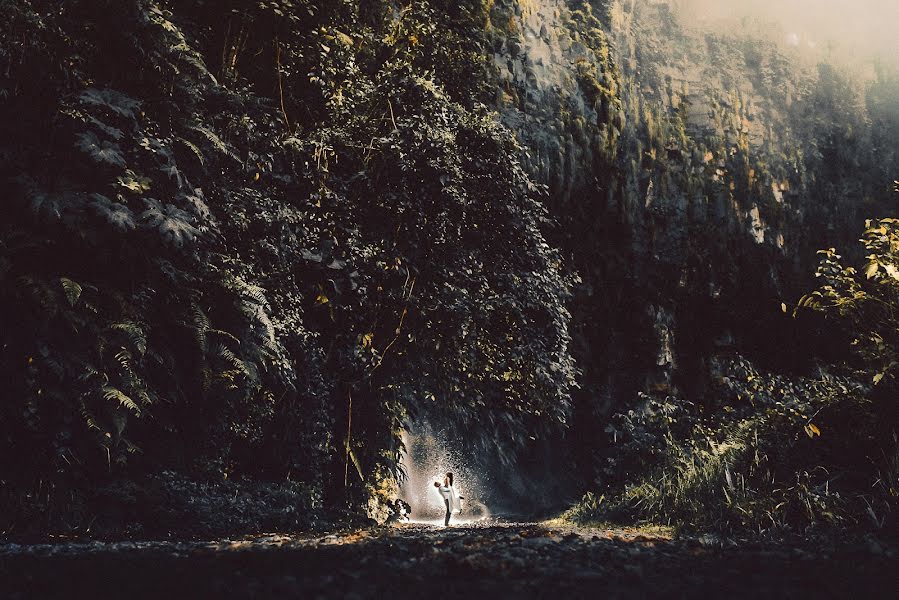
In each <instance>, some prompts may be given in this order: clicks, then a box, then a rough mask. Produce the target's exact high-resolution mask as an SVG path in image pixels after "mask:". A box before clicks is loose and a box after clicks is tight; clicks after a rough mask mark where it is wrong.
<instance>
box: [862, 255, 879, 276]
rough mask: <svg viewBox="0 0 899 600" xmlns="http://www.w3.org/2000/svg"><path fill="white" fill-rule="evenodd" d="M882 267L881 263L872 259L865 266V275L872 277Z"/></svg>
mask: <svg viewBox="0 0 899 600" xmlns="http://www.w3.org/2000/svg"><path fill="white" fill-rule="evenodd" d="M879 268H880V264H879V263H878V262H877V261H874V260H872V261H871V262H869V263H868V266H867V267H865V277H867V278H868V279H871V278H872V277H874V275H876V274H877V270H878V269H879Z"/></svg>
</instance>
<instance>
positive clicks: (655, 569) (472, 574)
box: [0, 522, 899, 600]
mask: <svg viewBox="0 0 899 600" xmlns="http://www.w3.org/2000/svg"><path fill="white" fill-rule="evenodd" d="M897 567H899V556H897V554H896V552H895V550H894V549H891V548H889V547H884V546H882V545H880V544H878V543H877V542H873V541H869V542H866V543H855V544H847V545H844V546H843V547H840V546H839V545H836V546H832V547H827V545H823V546H822V545H820V544H819V545H810V546H804V545H803V544H794V545H791V546H790V547H785V546H783V545H776V544H769V543H765V544H763V543H747V542H742V543H738V544H736V545H735V544H733V543H732V542H728V541H727V540H723V541H722V540H718V539H712V538H702V537H700V538H692V539H678V540H672V539H669V538H668V537H666V536H664V535H661V534H660V535H645V534H641V533H639V532H637V531H636V530H633V531H629V530H620V529H615V530H610V529H589V528H573V527H565V526H559V527H551V526H548V525H546V524H534V523H496V522H494V523H481V524H471V525H460V526H457V527H451V528H448V529H444V528H442V527H436V526H432V525H414V524H413V525H410V524H407V525H401V526H397V527H383V528H375V529H371V530H364V531H356V532H344V533H339V534H332V535H321V534H319V535H315V536H313V535H298V536H285V535H267V536H257V537H252V538H246V539H241V540H236V541H229V540H224V541H217V542H182V543H176V542H155V543H152V542H144V543H138V542H121V543H99V542H90V543H83V544H72V543H69V544H62V545H38V546H17V545H13V544H4V545H0V596H3V597H11V598H52V597H66V598H81V597H88V594H90V595H92V596H94V597H96V596H100V597H107V596H116V597H118V598H124V599H128V600H130V599H131V598H147V597H153V598H181V597H190V598H212V597H215V598H218V597H231V598H235V597H236V598H252V597H276V598H285V597H297V598H310V599H311V598H428V597H429V596H431V597H436V596H437V595H443V594H446V593H452V594H465V595H466V597H467V598H481V597H489V598H513V597H514V598H529V597H536V598H552V599H553V600H562V599H564V598H644V597H690V598H695V597H706V598H734V597H737V598H750V597H751V598H770V597H784V598H822V597H824V598H848V597H857V598H862V597H889V598H896V597H899V569H897ZM458 598H461V597H458Z"/></svg>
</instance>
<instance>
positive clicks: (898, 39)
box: [675, 0, 899, 64]
mask: <svg viewBox="0 0 899 600" xmlns="http://www.w3.org/2000/svg"><path fill="white" fill-rule="evenodd" d="M675 3H676V4H678V5H680V6H681V7H682V8H684V9H687V11H688V12H689V13H691V14H692V15H693V18H697V17H698V18H705V19H711V20H717V19H722V18H738V19H739V18H742V17H747V16H752V17H762V19H763V20H765V21H772V22H776V23H778V24H779V25H780V26H781V27H782V28H783V30H784V42H786V43H788V44H791V45H799V46H806V47H808V46H813V47H817V48H820V49H826V48H827V47H828V44H833V43H835V44H836V49H837V50H838V51H839V52H840V53H841V54H846V53H851V54H852V55H853V56H854V57H856V58H869V57H872V56H873V55H875V54H877V55H880V57H881V58H883V59H884V60H885V61H886V62H891V63H894V64H899V0H676V2H675Z"/></svg>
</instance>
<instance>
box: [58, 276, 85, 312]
mask: <svg viewBox="0 0 899 600" xmlns="http://www.w3.org/2000/svg"><path fill="white" fill-rule="evenodd" d="M59 282H60V283H61V284H62V289H63V291H64V292H65V294H66V299H67V300H68V301H69V304H70V305H71V306H75V304H77V303H78V299H79V298H81V291H82V290H81V286H80V285H79V284H78V283H76V282H74V281H72V280H71V279H69V278H67V277H60V278H59Z"/></svg>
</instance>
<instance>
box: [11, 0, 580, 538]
mask: <svg viewBox="0 0 899 600" xmlns="http://www.w3.org/2000/svg"><path fill="white" fill-rule="evenodd" d="M453 4H454V5H455V3H453ZM2 12H3V14H4V15H9V18H8V19H5V20H4V23H3V25H2V28H3V31H2V32H0V33H2V36H0V37H2V39H3V40H4V41H3V47H2V50H0V60H2V63H3V68H2V70H3V73H4V78H3V80H2V91H3V94H2V111H0V112H2V114H3V115H4V117H3V120H2V123H0V131H2V136H0V137H2V139H3V148H2V153H3V167H2V169H3V174H4V177H5V178H7V180H8V181H9V184H10V185H14V188H13V189H14V190H15V191H14V193H13V194H12V196H11V197H9V198H8V199H7V201H6V208H5V209H4V211H5V215H6V216H5V218H4V221H3V224H2V227H3V230H2V238H0V239H2V255H0V278H2V298H0V305H2V308H0V310H2V313H3V318H4V327H3V328H2V344H0V347H2V353H3V356H2V365H3V367H2V368H3V380H4V383H5V385H4V390H3V396H4V402H3V405H2V411H3V412H2V422H3V428H4V437H3V438H2V444H3V456H4V458H3V474H2V479H3V481H4V498H3V500H4V506H5V507H6V508H7V509H11V510H5V511H4V514H5V515H7V518H9V517H13V518H15V517H16V514H17V512H18V511H20V510H21V508H20V507H26V506H27V507H29V508H35V509H37V510H46V509H50V510H51V511H52V510H56V511H59V512H57V514H61V515H62V517H64V518H67V517H68V516H69V515H71V513H72V511H71V510H68V512H67V508H68V509H71V507H72V506H73V505H74V504H78V503H80V502H83V501H84V500H83V498H82V495H83V494H88V500H87V502H88V503H91V502H99V500H97V499H96V497H95V496H90V494H94V492H93V491H92V490H95V489H96V487H97V486H100V487H103V486H105V487H107V488H108V487H109V486H110V485H112V486H113V487H115V482H116V481H122V480H128V479H129V478H135V477H137V478H141V480H142V481H144V482H145V485H147V486H150V484H149V483H146V482H147V481H149V480H147V479H146V478H147V477H153V476H154V475H153V474H154V473H157V472H158V471H159V469H173V470H174V471H176V472H178V473H180V474H181V475H180V476H184V477H188V478H193V479H197V478H199V479H200V480H201V481H207V482H209V483H210V484H216V482H220V481H222V480H223V478H229V479H242V478H247V477H252V478H254V479H257V480H258V479H266V480H271V481H273V482H278V481H281V482H287V483H289V484H290V485H291V486H293V487H291V488H290V490H292V492H293V493H295V494H296V496H295V497H294V499H293V500H292V502H293V503H294V504H298V505H299V507H298V508H299V510H300V511H301V513H302V514H301V515H300V517H301V518H307V517H308V514H307V513H305V512H304V511H306V510H308V509H310V508H315V507H318V506H321V503H322V502H323V498H324V501H327V502H328V504H329V505H330V506H333V507H340V506H344V504H343V502H344V501H345V500H349V501H351V502H352V503H356V502H364V501H365V500H366V499H367V498H368V496H369V493H370V492H371V491H372V490H374V489H376V488H379V487H380V486H382V485H383V482H384V481H385V480H387V479H389V478H390V477H392V476H393V475H394V474H396V471H397V468H398V463H397V461H398V453H399V451H400V442H399V437H398V436H399V433H400V431H401V429H402V427H403V425H404V424H405V423H406V422H407V420H408V419H409V418H410V417H414V416H416V415H421V414H427V415H428V416H429V417H430V418H431V419H433V420H437V421H440V420H442V421H444V422H448V423H455V424H458V425H469V424H472V423H478V425H479V428H480V429H479V431H480V439H482V440H485V441H490V440H500V441H498V442H496V443H495V444H493V443H492V442H491V443H492V445H493V446H494V447H496V446H498V447H499V448H500V449H502V450H504V451H506V452H508V451H510V448H514V445H515V444H514V440H516V439H521V438H523V437H524V434H525V433H526V434H533V432H535V431H539V430H540V429H545V428H547V427H550V428H552V427H557V426H558V425H559V424H560V423H564V422H565V420H566V415H567V411H568V408H567V406H568V389H569V387H570V386H571V385H572V382H573V375H574V367H573V364H572V360H571V357H570V355H569V353H568V349H567V345H568V333H567V321H568V314H567V311H566V309H565V305H564V302H565V298H566V289H567V285H568V284H567V280H566V278H565V276H564V275H563V273H562V267H561V262H560V259H559V257H558V254H557V253H556V252H555V251H553V250H552V249H551V248H550V247H549V246H548V245H547V244H546V243H545V242H544V240H543V236H542V234H541V231H540V228H541V226H542V222H543V221H544V220H545V209H543V208H542V207H541V204H540V202H539V199H538V198H539V195H540V193H541V188H540V187H539V186H537V185H535V184H534V183H533V182H532V181H531V180H530V179H529V177H528V175H527V174H526V173H525V172H524V171H523V169H522V167H521V166H520V165H519V163H518V162H517V156H518V153H519V151H518V149H517V146H516V143H515V140H514V138H513V136H512V135H511V134H510V133H509V132H508V131H507V130H505V129H504V128H502V127H501V126H499V125H497V124H496V123H495V121H494V120H493V119H492V117H491V116H490V114H489V112H487V111H486V109H485V108H483V107H481V106H479V105H478V104H477V103H475V102H473V101H472V100H471V98H472V96H473V94H474V92H475V90H474V87H473V86H475V85H476V84H477V83H478V80H477V79H474V80H473V81H472V82H471V83H470V85H468V86H466V82H465V81H463V80H464V77H465V75H463V74H467V73H470V72H471V70H472V69H475V68H476V67H477V65H478V61H479V58H478V56H477V54H476V53H474V52H473V51H472V50H471V49H470V48H468V47H467V46H468V45H469V44H468V41H467V40H464V39H462V38H459V37H458V36H459V34H458V33H457V32H458V30H459V28H460V27H462V26H470V23H473V22H475V20H476V19H477V18H478V13H477V7H476V6H473V7H470V8H469V7H465V6H460V7H455V6H454V8H453V9H452V10H449V11H446V12H437V11H436V10H435V8H434V6H432V5H429V4H427V3H417V4H413V5H410V6H409V7H407V8H405V9H404V10H402V11H401V12H400V14H398V15H395V14H393V12H392V9H391V8H390V5H389V3H383V4H379V3H354V2H339V3H331V2H327V3H313V2H289V1H285V2H270V3H266V2H260V3H258V4H255V3H254V4H249V5H248V4H246V3H242V2H234V3H229V4H228V5H221V3H204V2H171V3H156V2H151V1H144V0H135V1H133V2H52V1H50V2H20V1H6V2H3V5H2ZM454 36H455V37H454ZM460 40H461V43H460ZM435 73H440V74H441V76H442V77H443V78H444V79H438V78H437V76H436V75H435ZM448 83H450V84H454V87H453V90H454V92H456V93H457V94H458V97H461V98H464V99H465V103H464V104H460V103H458V102H456V101H454V99H453V97H451V96H450V95H448V93H447V92H446V91H445V86H446V85H447V84H448ZM509 439H512V440H513V443H511V444H510V443H508V442H507V441H506V440H509ZM294 482H298V483H299V484H300V487H299V488H298V487H297V486H296V485H295V483H294ZM279 485H282V486H283V485H287V484H284V483H282V484H279ZM150 487H152V486H150ZM297 490H305V492H303V491H300V492H297ZM304 494H305V497H304ZM119 495H120V496H129V497H130V496H133V494H131V495H129V494H126V493H121V494H119ZM52 514H53V513H52V512H51V513H48V515H47V518H48V519H50V520H51V522H50V525H51V526H53V525H54V523H53V522H52V518H53V517H52ZM69 524H70V525H79V524H80V523H79V522H77V521H76V522H70V523H69Z"/></svg>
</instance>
